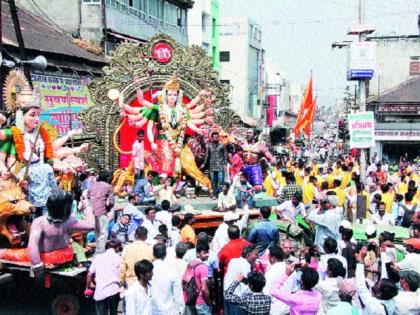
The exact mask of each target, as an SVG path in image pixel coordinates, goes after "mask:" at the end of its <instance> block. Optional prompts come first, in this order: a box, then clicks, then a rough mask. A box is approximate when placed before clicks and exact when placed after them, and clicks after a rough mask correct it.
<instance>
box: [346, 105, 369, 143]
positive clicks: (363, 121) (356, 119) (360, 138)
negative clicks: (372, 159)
mask: <svg viewBox="0 0 420 315" xmlns="http://www.w3.org/2000/svg"><path fill="white" fill-rule="evenodd" d="M347 117H348V122H349V133H350V149H353V148H358V149H361V148H371V147H373V146H374V145H375V128H374V125H375V123H374V118H373V112H361V113H355V114H349V115H348V116H347Z"/></svg>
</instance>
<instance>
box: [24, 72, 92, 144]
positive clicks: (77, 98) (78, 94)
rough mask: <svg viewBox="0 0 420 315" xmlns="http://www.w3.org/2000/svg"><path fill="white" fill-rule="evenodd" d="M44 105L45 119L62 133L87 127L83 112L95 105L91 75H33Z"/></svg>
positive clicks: (43, 118)
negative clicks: (82, 117)
mask: <svg viewBox="0 0 420 315" xmlns="http://www.w3.org/2000/svg"><path fill="white" fill-rule="evenodd" d="M31 79H32V83H33V86H34V88H37V89H38V91H39V95H40V102H41V106H42V109H43V111H42V113H41V117H40V118H41V121H47V122H48V123H49V124H51V125H52V126H53V127H54V128H55V129H56V130H57V132H58V134H59V135H60V136H62V135H65V134H66V133H67V132H68V131H69V130H70V129H76V128H83V127H84V125H83V123H82V122H81V121H80V120H79V119H78V114H79V112H80V111H82V110H85V109H87V108H88V107H89V106H92V105H93V101H92V98H91V96H90V92H89V89H88V85H89V83H90V81H91V78H90V77H88V76H84V77H70V76H59V75H40V74H33V73H32V74H31Z"/></svg>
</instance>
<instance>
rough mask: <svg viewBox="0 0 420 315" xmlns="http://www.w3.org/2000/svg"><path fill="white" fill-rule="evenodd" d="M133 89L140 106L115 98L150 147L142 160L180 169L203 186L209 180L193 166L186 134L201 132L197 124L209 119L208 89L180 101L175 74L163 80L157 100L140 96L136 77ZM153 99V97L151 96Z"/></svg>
mask: <svg viewBox="0 0 420 315" xmlns="http://www.w3.org/2000/svg"><path fill="white" fill-rule="evenodd" d="M134 85H135V87H136V89H137V100H138V102H139V104H140V106H141V107H131V106H129V105H127V104H124V102H122V101H121V100H120V101H119V105H120V108H121V109H122V113H121V115H122V116H123V117H126V118H127V120H128V123H129V124H130V125H132V126H134V127H135V128H137V129H144V130H145V134H146V139H147V140H148V142H149V143H150V147H151V149H152V150H151V151H148V152H146V160H147V161H148V162H149V164H150V165H151V167H152V168H153V170H155V171H157V172H159V173H164V174H168V175H169V176H172V175H174V174H175V175H178V174H180V173H181V169H183V170H185V171H186V173H187V174H188V175H190V176H192V177H194V178H196V179H197V180H199V181H200V182H201V183H202V184H204V185H205V186H209V183H208V182H207V180H206V179H204V175H203V174H202V173H201V172H200V171H199V170H198V168H197V167H196V163H195V161H194V155H193V154H192V153H191V151H190V150H189V148H188V146H186V145H185V144H186V140H187V139H186V137H187V136H192V135H194V134H195V133H202V131H201V129H200V126H201V125H203V124H204V123H207V124H209V125H210V124H212V123H213V116H212V115H213V110H212V109H211V108H208V107H209V105H210V104H211V93H210V92H208V91H206V90H202V91H201V92H200V93H199V94H198V95H197V96H196V97H195V98H193V99H192V100H191V101H190V102H189V103H187V104H184V103H183V93H182V90H181V89H180V85H179V82H178V78H177V77H176V76H172V78H171V79H170V80H169V81H168V82H166V83H165V85H164V87H163V89H162V91H161V94H160V96H159V97H158V103H157V104H154V103H152V102H149V101H147V100H145V99H144V97H143V91H142V90H141V89H140V80H139V78H138V77H135V78H134ZM152 99H153V97H152Z"/></svg>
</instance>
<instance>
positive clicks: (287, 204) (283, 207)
mask: <svg viewBox="0 0 420 315" xmlns="http://www.w3.org/2000/svg"><path fill="white" fill-rule="evenodd" d="M276 213H277V214H278V215H279V216H280V217H281V219H282V220H286V221H289V222H291V223H294V224H296V220H295V218H296V216H297V215H298V214H300V215H301V216H302V217H306V211H305V206H304V205H303V203H302V202H301V201H300V200H299V197H298V196H296V195H293V196H292V199H291V200H287V201H284V202H283V203H282V204H280V205H279V206H277V207H276Z"/></svg>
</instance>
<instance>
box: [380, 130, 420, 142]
mask: <svg viewBox="0 0 420 315" xmlns="http://www.w3.org/2000/svg"><path fill="white" fill-rule="evenodd" d="M375 140H376V141H378V140H379V141H380V140H383V141H420V130H375Z"/></svg>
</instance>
